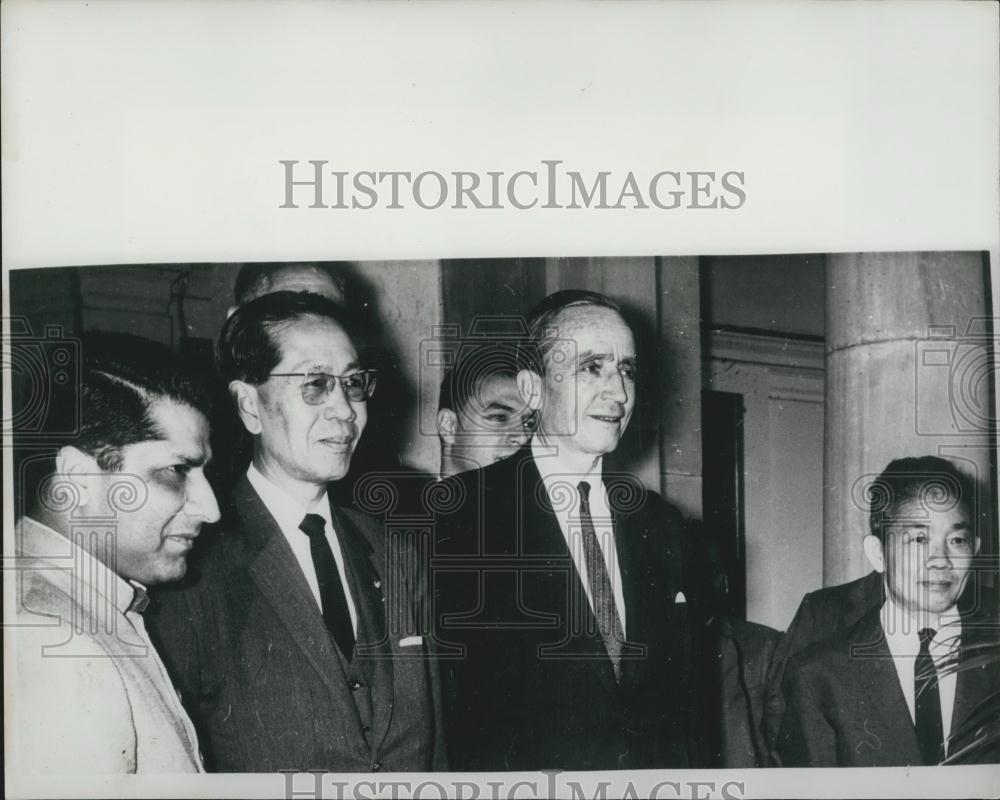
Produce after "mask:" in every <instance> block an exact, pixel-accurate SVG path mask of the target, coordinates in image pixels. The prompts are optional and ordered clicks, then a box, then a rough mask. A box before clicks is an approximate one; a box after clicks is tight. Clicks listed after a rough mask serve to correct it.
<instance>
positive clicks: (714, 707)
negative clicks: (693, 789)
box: [698, 617, 782, 769]
mask: <svg viewBox="0 0 1000 800" xmlns="http://www.w3.org/2000/svg"><path fill="white" fill-rule="evenodd" d="M709 630H710V632H712V633H714V641H713V642H712V643H713V645H714V647H712V648H711V649H710V650H709V653H711V655H712V658H711V659H707V658H704V657H703V658H702V659H700V660H699V661H698V670H699V672H701V673H702V675H703V677H704V678H706V679H708V680H710V681H712V682H713V684H712V688H711V689H709V690H708V691H707V692H706V693H705V700H706V701H707V705H706V706H705V707H704V708H705V709H706V711H708V710H709V709H711V713H712V715H713V717H714V718H715V719H717V720H718V726H719V730H718V733H713V735H712V736H711V741H713V742H716V743H717V747H716V749H715V750H714V751H713V752H712V766H718V767H726V768H741V769H742V768H747V767H766V766H767V765H768V759H767V747H766V744H765V740H764V732H763V724H762V723H763V716H764V713H763V712H764V699H765V695H766V691H767V675H768V670H769V668H770V666H771V661H772V659H773V658H774V652H775V649H776V648H777V647H778V646H779V643H780V642H781V638H782V634H780V633H779V632H778V631H776V630H774V629H773V628H768V627H767V626H766V625H758V624H756V623H754V622H745V621H743V620H740V619H733V618H729V617H723V618H721V619H719V620H716V621H715V622H714V623H713V624H712V626H711V628H710V629H709Z"/></svg>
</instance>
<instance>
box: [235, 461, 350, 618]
mask: <svg viewBox="0 0 1000 800" xmlns="http://www.w3.org/2000/svg"><path fill="white" fill-rule="evenodd" d="M247 480H248V481H250V485H251V486H252V487H253V488H254V491H255V492H257V495H258V496H259V497H260V499H261V501H263V503H264V505H265V506H266V507H267V510H268V511H270V512H271V516H272V517H274V520H275V522H277V523H278V527H279V528H280V529H281V532H282V533H283V534H284V536H285V539H287V540H288V544H289V546H290V547H291V548H292V552H293V553H294V554H295V560H296V561H298V562H299V566H300V567H301V568H302V574H303V575H304V576H305V578H306V583H308V584H309V589H310V590H311V591H312V594H313V597H314V598H315V599H316V605H317V606H318V607H319V609H320V611H322V610H323V602H322V600H321V599H320V595H319V581H318V580H317V579H316V566H315V565H314V564H313V559H312V551H311V550H310V549H309V537H308V536H307V535H306V534H305V533H303V532H302V530H301V529H300V528H299V525H301V524H302V520H303V519H305V516H306V514H318V515H319V516H321V517H322V518H323V520H324V521H325V522H326V538H327V541H328V542H329V543H330V549H331V550H333V558H334V560H335V561H336V562H337V571H338V572H339V573H340V581H341V583H342V584H343V586H344V596H345V597H346V598H347V608H348V610H349V611H350V614H351V627H352V628H353V629H354V635H355V637H356V636H357V635H358V611H357V608H356V607H355V605H354V598H353V597H352V596H351V590H350V585H349V584H348V583H347V572H346V571H345V568H344V553H343V551H342V550H341V549H340V539H339V538H338V537H337V531H336V530H335V529H334V527H333V518H332V515H331V514H330V498H329V497H328V496H327V495H326V494H324V495H323V496H322V497H321V498H320V499H319V502H317V503H316V505H315V507H314V508H306V507H305V506H304V505H302V504H301V503H300V502H299V501H298V500H296V499H295V498H294V497H292V496H291V495H290V494H288V492H286V491H285V490H284V489H282V488H281V487H279V486H277V485H275V484H274V482H273V481H271V480H270V479H269V478H267V477H265V476H264V474H263V473H262V472H261V471H260V470H259V469H257V468H256V467H255V466H254V465H253V464H252V463H251V464H250V468H249V469H248V470H247Z"/></svg>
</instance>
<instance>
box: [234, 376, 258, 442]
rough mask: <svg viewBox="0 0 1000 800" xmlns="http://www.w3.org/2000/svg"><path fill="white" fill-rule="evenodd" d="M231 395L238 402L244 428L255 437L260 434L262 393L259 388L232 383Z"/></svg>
mask: <svg viewBox="0 0 1000 800" xmlns="http://www.w3.org/2000/svg"><path fill="white" fill-rule="evenodd" d="M229 393H230V394H231V395H232V396H233V400H235V401H236V413H237V414H239V417H240V421H241V422H242V423H243V427H244V428H246V429H247V430H248V431H249V432H250V433H251V434H253V435H254V436H256V435H258V434H260V432H261V425H260V393H259V392H258V391H257V387H256V386H254V385H252V384H249V383H246V382H245V381H230V382H229Z"/></svg>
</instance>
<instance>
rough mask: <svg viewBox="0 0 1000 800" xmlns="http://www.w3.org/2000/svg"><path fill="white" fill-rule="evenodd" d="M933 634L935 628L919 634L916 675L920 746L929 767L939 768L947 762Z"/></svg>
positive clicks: (914, 686)
mask: <svg viewBox="0 0 1000 800" xmlns="http://www.w3.org/2000/svg"><path fill="white" fill-rule="evenodd" d="M934 634H935V630H934V629H933V628H921V629H920V630H919V631H918V632H917V636H919V637H920V652H919V653H918V654H917V663H916V665H915V667H914V671H913V689H914V698H915V699H916V715H915V716H916V728H917V743H918V744H919V745H920V753H921V755H922V756H923V758H924V764H925V765H927V766H931V765H934V764H939V763H941V761H942V759H943V758H944V726H943V725H942V724H941V698H940V694H939V692H938V675H937V669H936V668H935V666H934V659H932V658H931V652H930V643H931V639H933V638H934Z"/></svg>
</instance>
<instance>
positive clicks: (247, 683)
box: [147, 477, 446, 772]
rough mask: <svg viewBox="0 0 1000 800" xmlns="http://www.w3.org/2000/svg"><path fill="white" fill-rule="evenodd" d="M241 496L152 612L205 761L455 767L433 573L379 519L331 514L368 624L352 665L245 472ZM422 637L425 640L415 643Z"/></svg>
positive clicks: (236, 765)
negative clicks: (432, 607) (431, 627)
mask: <svg viewBox="0 0 1000 800" xmlns="http://www.w3.org/2000/svg"><path fill="white" fill-rule="evenodd" d="M232 500H233V502H232V512H231V513H232V514H234V518H233V520H232V522H231V523H230V525H229V526H223V529H222V530H218V531H213V532H211V533H209V534H207V535H208V536H210V537H211V539H212V540H211V541H209V542H206V544H207V545H208V547H207V548H205V551H204V552H203V553H201V554H200V555H199V557H198V558H197V559H196V560H195V563H194V564H193V565H192V567H193V568H192V569H191V570H190V572H189V576H188V578H186V579H185V580H184V581H183V582H182V583H181V584H179V585H177V586H176V587H173V588H168V589H166V590H165V591H162V592H160V593H159V596H158V598H157V602H156V603H155V604H154V605H155V610H154V609H151V610H153V611H154V613H152V614H148V615H147V616H148V619H149V627H150V629H151V635H152V636H153V637H154V641H156V644H157V647H158V649H159V651H160V653H161V654H162V656H163V660H164V662H165V664H166V665H167V668H168V671H169V672H170V674H171V677H172V678H173V680H174V682H175V684H176V685H177V686H178V688H179V690H180V692H181V695H182V699H183V701H184V704H185V706H186V708H187V710H188V712H189V714H190V715H191V718H192V720H193V721H194V723H195V727H196V728H197V730H198V736H199V742H200V744H201V747H202V751H203V753H204V756H205V763H206V767H207V768H208V769H209V770H212V771H219V772H274V771H276V770H289V769H292V770H325V771H336V772H349V771H375V770H378V769H382V770H386V771H399V770H424V771H426V770H440V769H444V768H445V764H446V762H445V752H444V745H443V742H442V739H441V695H440V683H439V678H438V671H437V664H436V661H435V660H433V659H432V658H431V657H430V656H431V651H430V648H429V644H430V641H429V640H430V636H429V631H423V630H421V626H420V625H419V620H420V618H421V617H422V616H424V615H425V614H426V583H425V577H426V576H425V575H424V574H423V572H422V570H420V569H418V561H417V559H416V558H415V556H414V554H413V551H412V547H410V546H409V545H408V544H407V543H405V542H403V541H402V540H401V539H399V540H397V539H393V540H390V541H388V542H387V541H385V537H384V535H383V532H382V527H381V526H380V525H379V524H378V523H376V522H375V521H374V520H373V519H371V518H370V517H367V516H365V515H363V514H359V513H357V512H353V511H345V510H343V509H338V508H336V507H332V508H331V510H332V512H333V523H334V527H335V528H336V530H337V532H338V535H339V537H340V541H341V547H342V549H343V552H344V558H345V561H346V562H347V572H348V584H349V587H350V590H351V594H352V596H353V597H354V599H355V604H356V606H357V611H358V618H359V630H358V645H357V649H356V653H355V656H354V658H353V660H352V661H351V662H348V661H346V660H345V659H343V658H342V657H341V656H340V654H339V652H338V650H337V646H336V644H335V643H334V640H333V637H332V636H330V634H329V633H328V631H327V629H326V627H325V625H324V623H323V618H322V615H321V613H320V610H319V607H318V605H317V603H316V601H315V598H314V597H313V595H312V593H311V592H310V590H309V587H308V584H307V583H306V580H305V576H304V575H303V574H302V570H301V568H300V567H299V565H298V562H297V561H296V560H295V556H294V554H293V553H292V550H291V548H290V547H289V545H288V542H287V540H286V539H285V537H284V536H283V535H282V533H281V531H280V529H279V528H278V526H277V523H276V522H275V521H274V518H273V517H272V516H271V515H270V513H269V512H268V511H267V508H266V507H265V506H264V504H263V502H262V501H261V500H260V498H259V497H258V496H257V494H256V492H254V490H253V488H252V487H251V486H250V483H249V481H247V480H246V478H245V477H244V478H243V479H242V480H240V481H239V482H238V483H237V485H236V488H235V490H234V492H233V497H232ZM331 506H333V504H331ZM422 633H426V634H427V635H426V636H424V637H423V643H422V644H419V643H418V644H416V645H411V644H410V643H405V644H404V640H405V639H407V638H410V637H413V636H419V635H421V634H422ZM412 641H413V640H412V638H411V639H410V642H412ZM359 683H360V684H361V685H360V686H359V685H358V684H359Z"/></svg>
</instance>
